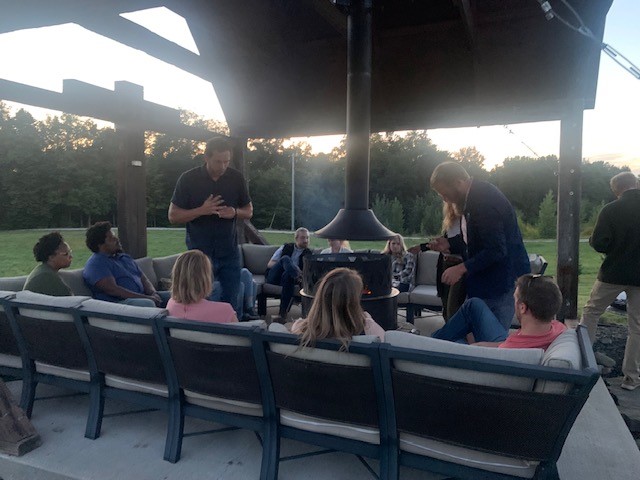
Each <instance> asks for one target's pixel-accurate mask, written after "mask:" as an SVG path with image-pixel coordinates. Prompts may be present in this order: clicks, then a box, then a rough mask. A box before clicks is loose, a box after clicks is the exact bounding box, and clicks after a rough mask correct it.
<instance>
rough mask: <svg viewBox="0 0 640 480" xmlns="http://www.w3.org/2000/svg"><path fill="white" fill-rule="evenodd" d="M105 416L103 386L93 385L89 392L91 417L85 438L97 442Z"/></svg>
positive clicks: (88, 419)
mask: <svg viewBox="0 0 640 480" xmlns="http://www.w3.org/2000/svg"><path fill="white" fill-rule="evenodd" d="M103 414H104V396H103V395H102V386H101V385H99V384H98V385H92V386H91V391H90V392H89V416H88V417H87V426H86V428H85V431H84V436H85V437H86V438H90V439H91V440H95V439H96V438H98V437H99V436H100V430H101V429H102V416H103Z"/></svg>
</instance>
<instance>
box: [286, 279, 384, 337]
mask: <svg viewBox="0 0 640 480" xmlns="http://www.w3.org/2000/svg"><path fill="white" fill-rule="evenodd" d="M361 295H362V278H360V275H359V274H358V272H356V271H355V270H351V269H349V268H336V269H335V270H331V271H330V272H329V273H327V274H326V275H325V276H324V277H323V278H322V280H321V281H320V285H319V286H318V289H317V291H316V295H315V297H314V299H313V305H311V309H310V310H309V315H307V318H301V319H299V320H296V321H295V322H294V324H293V325H292V327H291V332H292V333H297V334H299V335H300V344H301V345H302V346H313V345H314V343H315V342H316V340H322V339H325V338H332V339H335V340H339V341H340V343H342V346H343V348H345V349H346V347H347V345H348V343H349V341H350V340H351V337H353V336H354V335H362V334H365V335H377V336H378V337H380V340H384V330H383V329H382V327H381V326H380V325H378V324H377V323H376V322H375V321H374V320H373V319H372V318H371V315H369V314H368V313H367V312H365V311H364V310H362V306H361V305H360V297H361Z"/></svg>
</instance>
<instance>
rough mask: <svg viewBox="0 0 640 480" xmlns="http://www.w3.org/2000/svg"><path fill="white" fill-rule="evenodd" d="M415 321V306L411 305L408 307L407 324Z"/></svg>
mask: <svg viewBox="0 0 640 480" xmlns="http://www.w3.org/2000/svg"><path fill="white" fill-rule="evenodd" d="M413 319H414V306H413V305H411V304H410V303H409V304H408V305H407V322H409V323H413Z"/></svg>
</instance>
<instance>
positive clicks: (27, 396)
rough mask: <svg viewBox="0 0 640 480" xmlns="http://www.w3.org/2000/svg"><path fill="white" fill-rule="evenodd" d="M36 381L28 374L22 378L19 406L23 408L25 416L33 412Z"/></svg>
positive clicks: (28, 416) (29, 415)
mask: <svg viewBox="0 0 640 480" xmlns="http://www.w3.org/2000/svg"><path fill="white" fill-rule="evenodd" d="M37 384H38V382H36V381H35V380H33V377H31V376H28V377H25V378H24V379H23V380H22V395H21V396H20V408H22V410H24V413H25V414H26V415H27V418H31V413H32V412H33V402H34V401H35V398H36V385H37Z"/></svg>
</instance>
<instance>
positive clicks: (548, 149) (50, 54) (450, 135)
mask: <svg viewBox="0 0 640 480" xmlns="http://www.w3.org/2000/svg"><path fill="white" fill-rule="evenodd" d="M123 16H125V15H123ZM126 18H128V19H130V20H132V21H136V22H137V23H139V24H141V25H143V26H145V27H146V28H149V29H150V30H153V31H155V32H156V33H158V34H160V35H162V36H164V37H166V38H168V39H169V40H172V41H174V42H176V43H178V44H180V45H182V46H183V47H185V48H189V49H191V50H193V51H195V52H196V53H197V50H196V47H195V43H194V42H193V39H192V38H191V35H190V32H189V29H188V26H187V24H186V22H185V21H184V19H182V18H181V17H179V16H177V15H175V14H173V13H172V12H170V11H169V10H167V9H165V8H158V9H152V10H147V11H143V12H137V13H134V14H128V15H126ZM638 24H640V1H638V0H614V2H613V5H612V7H611V9H610V11H609V14H608V16H607V23H606V29H605V36H604V41H605V43H608V44H610V45H612V46H613V47H614V48H615V49H617V50H618V51H619V52H621V53H622V54H623V55H624V56H626V57H627V58H628V59H629V60H630V61H631V62H633V63H635V64H636V65H640V29H639V28H638ZM576 35H577V33H576ZM585 41H588V40H587V39H585ZM68 51H73V52H74V56H73V57H72V56H69V55H68V54H65V52H68ZM95 52H100V55H96V53H95ZM78 58H82V61H78ZM0 78H5V79H8V80H13V81H17V82H22V83H25V84H29V85H34V86H37V87H40V88H46V89H49V90H53V91H59V92H61V91H62V80H63V79H65V78H74V79H78V80H82V81H84V82H88V83H92V84H95V85H98V86H101V87H104V88H109V89H113V86H114V81H116V80H128V81H131V82H133V83H137V84H140V85H143V86H144V94H145V98H146V99H147V100H149V101H153V102H156V103H161V104H164V105H168V106H171V107H174V108H178V107H180V108H184V109H187V110H191V111H193V112H195V113H197V114H199V115H202V116H204V117H205V118H212V119H216V120H224V114H223V113H222V110H221V108H220V104H219V103H218V100H217V97H216V95H215V90H214V88H213V86H212V85H211V84H210V83H209V82H206V81H204V80H202V79H200V78H198V77H196V76H194V75H191V74H188V73H186V72H183V71H181V70H179V69H178V68H176V67H174V66H172V65H169V64H166V63H163V62H161V61H160V60H157V59H155V58H153V57H151V56H149V55H147V54H145V53H142V52H140V51H138V50H134V49H132V48H129V47H126V46H124V45H121V44H119V43H117V42H115V41H113V40H110V39H107V38H105V37H102V36H100V35H97V34H95V33H93V32H90V31H88V30H85V29H84V28H82V27H80V26H78V25H75V24H65V25H60V26H55V27H45V28H39V29H31V30H22V31H18V32H12V33H7V34H3V35H0ZM176 85H179V86H180V87H179V88H176ZM7 103H8V104H9V105H10V106H11V107H12V109H14V111H15V108H18V107H24V108H25V109H27V110H29V111H31V112H32V114H33V115H34V116H35V117H36V118H43V117H44V116H45V115H46V114H52V113H56V112H51V111H45V110H42V109H38V108H35V107H31V106H19V105H17V104H12V103H9V102H7ZM639 112H640V80H638V79H636V78H634V77H633V76H632V75H631V74H630V73H629V72H627V71H625V70H624V69H623V68H621V67H620V66H618V65H617V64H616V63H615V62H614V61H613V60H611V59H610V58H609V57H607V56H606V55H604V54H603V55H602V59H601V62H600V75H599V79H598V91H597V97H596V108H595V109H594V110H587V111H586V112H585V115H584V135H583V157H584V158H585V159H586V160H589V161H598V160H604V161H607V162H609V163H612V164H615V165H618V166H622V165H628V166H630V167H631V168H632V170H633V171H635V172H636V173H640V134H639V133H638V127H639V122H638V115H639ZM428 133H429V136H430V137H431V139H432V140H433V141H434V143H435V144H436V145H437V146H438V147H439V148H440V149H441V150H449V151H456V150H458V149H460V148H462V147H469V146H475V147H476V148H477V149H478V150H479V151H480V153H482V154H483V155H484V156H485V158H486V162H485V166H486V167H487V168H492V167H493V166H495V165H497V164H500V163H502V161H503V160H504V159H505V158H506V157H511V156H516V155H523V156H535V155H534V153H532V151H533V152H535V153H536V154H537V155H550V154H555V155H557V154H558V150H559V137H560V125H559V122H543V123H537V124H517V125H516V124H513V125H509V126H508V128H505V127H504V126H502V125H498V126H494V127H480V128H464V129H439V130H430V131H429V132H428ZM340 138H341V136H330V137H315V138H308V139H305V140H307V141H309V143H311V144H312V146H313V148H314V151H316V152H319V151H330V150H331V148H333V147H334V146H336V145H337V144H338V142H339V141H340ZM525 144H526V145H525Z"/></svg>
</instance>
